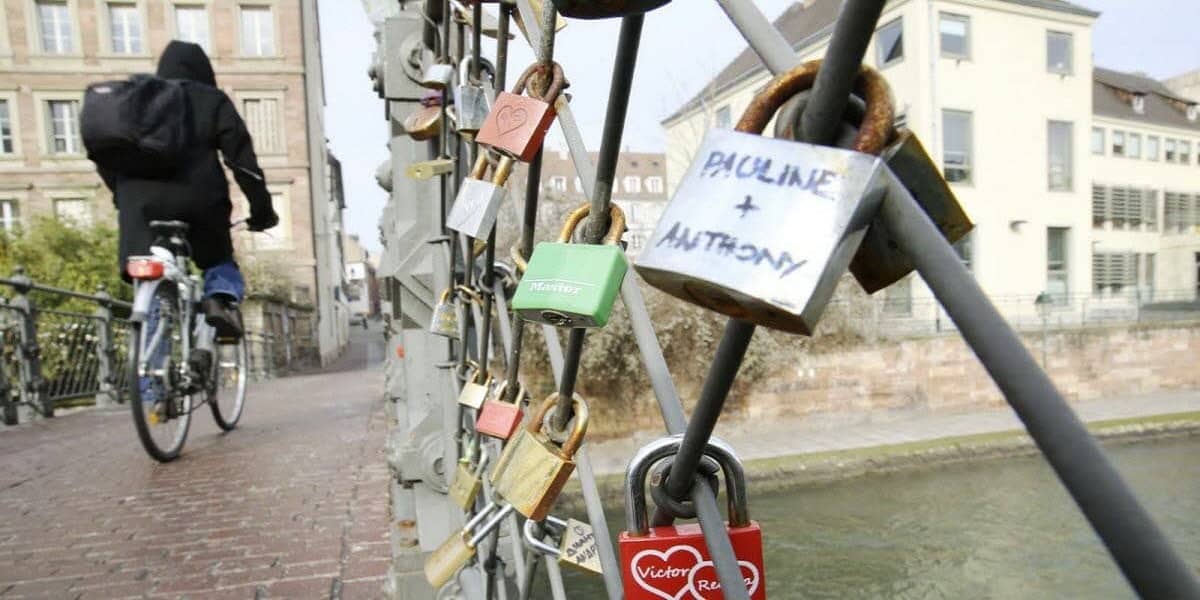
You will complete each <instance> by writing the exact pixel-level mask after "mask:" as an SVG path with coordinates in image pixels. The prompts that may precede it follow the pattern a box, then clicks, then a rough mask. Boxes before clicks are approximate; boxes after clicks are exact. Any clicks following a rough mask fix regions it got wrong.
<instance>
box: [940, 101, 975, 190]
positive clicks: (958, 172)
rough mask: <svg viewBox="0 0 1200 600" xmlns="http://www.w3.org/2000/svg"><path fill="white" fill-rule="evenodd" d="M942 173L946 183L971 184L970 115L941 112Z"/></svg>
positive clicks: (951, 111)
mask: <svg viewBox="0 0 1200 600" xmlns="http://www.w3.org/2000/svg"><path fill="white" fill-rule="evenodd" d="M942 171H943V172H945V175H946V181H949V182H951V183H971V113H969V112H966V111H961V110H943V111H942Z"/></svg>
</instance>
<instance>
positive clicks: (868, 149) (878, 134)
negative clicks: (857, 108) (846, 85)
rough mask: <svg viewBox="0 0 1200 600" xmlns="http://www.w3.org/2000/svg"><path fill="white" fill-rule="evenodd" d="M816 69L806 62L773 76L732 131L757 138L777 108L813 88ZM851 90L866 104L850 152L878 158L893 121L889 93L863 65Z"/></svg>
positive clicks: (817, 65)
mask: <svg viewBox="0 0 1200 600" xmlns="http://www.w3.org/2000/svg"><path fill="white" fill-rule="evenodd" d="M820 68H821V61H820V60H810V61H808V62H806V63H802V64H800V65H798V66H796V67H794V68H792V69H791V70H789V71H786V72H784V73H780V74H779V75H776V76H775V77H774V78H773V79H771V81H770V82H768V83H767V86H766V87H765V88H763V90H762V91H761V92H759V93H758V94H755V96H754V99H753V100H751V101H750V105H749V106H747V107H746V111H745V112H744V113H742V118H741V119H740V120H739V121H738V123H737V127H735V130H737V131H740V132H743V133H753V134H756V135H761V134H762V132H763V129H765V128H766V126H767V123H768V122H770V120H771V118H772V117H773V116H775V113H776V112H777V111H778V110H779V107H780V106H783V104H784V103H785V102H787V101H788V100H790V99H791V98H792V97H793V96H795V95H796V94H799V93H800V92H803V91H805V90H807V89H809V88H811V87H812V86H813V83H814V82H815V81H816V80H817V72H818V71H819V70H820ZM855 89H856V91H858V92H859V96H860V97H862V99H863V100H865V101H866V103H867V109H866V114H865V116H864V117H863V122H862V125H861V126H860V127H859V129H858V135H857V136H856V137H855V139H854V146H853V148H852V149H853V150H855V151H858V152H862V153H864V154H879V153H880V152H882V151H883V148H884V146H886V145H887V143H888V141H889V140H890V138H891V136H892V126H893V122H894V121H895V108H894V107H893V106H892V93H891V89H890V88H889V87H888V84H887V81H886V80H885V79H884V78H883V76H882V75H880V74H879V72H878V71H876V70H875V69H872V68H871V67H868V66H866V65H863V66H862V68H861V69H860V70H859V72H858V78H857V79H856V81H855Z"/></svg>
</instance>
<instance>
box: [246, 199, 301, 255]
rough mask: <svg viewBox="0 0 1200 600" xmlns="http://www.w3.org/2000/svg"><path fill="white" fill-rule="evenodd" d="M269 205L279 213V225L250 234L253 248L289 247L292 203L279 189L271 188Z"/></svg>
mask: <svg viewBox="0 0 1200 600" xmlns="http://www.w3.org/2000/svg"><path fill="white" fill-rule="evenodd" d="M271 206H272V207H273V208H274V209H275V214H277V215H279V225H277V226H275V227H272V228H271V229H269V230H267V231H266V232H265V233H262V234H256V235H252V236H251V237H250V240H251V242H250V243H251V244H253V245H254V247H255V248H260V249H264V250H276V249H286V248H290V247H291V245H292V205H291V201H290V197H289V196H288V195H287V194H285V193H283V192H279V191H275V190H271Z"/></svg>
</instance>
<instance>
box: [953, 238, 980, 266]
mask: <svg viewBox="0 0 1200 600" xmlns="http://www.w3.org/2000/svg"><path fill="white" fill-rule="evenodd" d="M973 237H975V232H974V231H968V232H967V235H964V236H962V239H960V240H958V241H957V242H954V251H955V252H957V253H958V260H960V261H962V264H963V266H964V267H966V268H967V270H968V271H972V270H974V269H973V267H974V258H975V256H974V254H975V251H974V247H973V244H972V243H971V238H973Z"/></svg>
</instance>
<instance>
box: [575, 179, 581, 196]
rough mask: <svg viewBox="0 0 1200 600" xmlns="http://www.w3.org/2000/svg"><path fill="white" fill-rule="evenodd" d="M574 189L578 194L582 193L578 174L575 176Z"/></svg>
mask: <svg viewBox="0 0 1200 600" xmlns="http://www.w3.org/2000/svg"><path fill="white" fill-rule="evenodd" d="M575 191H576V192H578V193H580V194H582V193H583V180H582V179H580V178H579V176H578V175H576V176H575Z"/></svg>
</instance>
